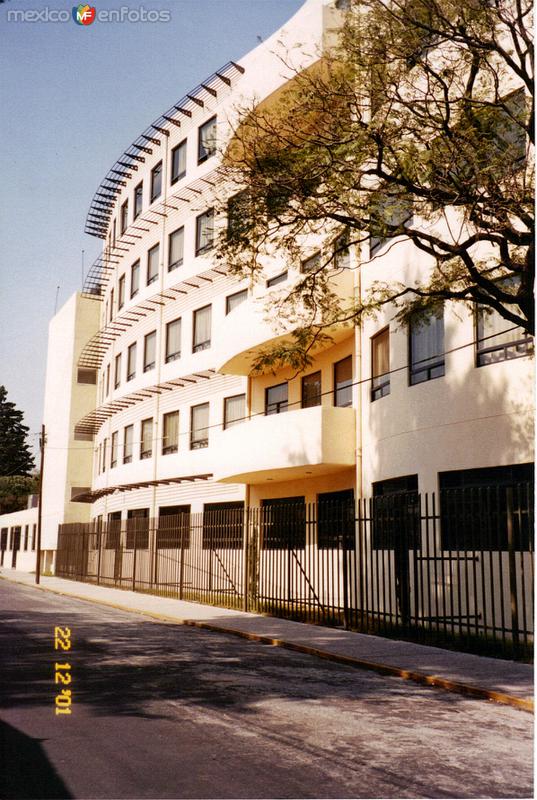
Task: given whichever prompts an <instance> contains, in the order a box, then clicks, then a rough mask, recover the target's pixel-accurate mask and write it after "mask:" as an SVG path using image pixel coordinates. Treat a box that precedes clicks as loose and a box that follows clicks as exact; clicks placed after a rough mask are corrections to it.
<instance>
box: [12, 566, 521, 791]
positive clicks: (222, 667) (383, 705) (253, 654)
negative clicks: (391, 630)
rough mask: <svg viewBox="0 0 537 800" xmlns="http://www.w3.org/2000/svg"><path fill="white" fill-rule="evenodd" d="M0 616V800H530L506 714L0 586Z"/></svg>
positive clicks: (516, 732)
mask: <svg viewBox="0 0 537 800" xmlns="http://www.w3.org/2000/svg"><path fill="white" fill-rule="evenodd" d="M0 618H1V621H2V625H1V626H0V669H1V675H2V678H3V683H4V688H3V691H2V694H1V696H0V745H1V751H0V775H1V780H0V784H1V786H0V796H1V797H2V798H6V799H7V798H132V799H134V798H267V797H268V798H287V797H292V798H309V797H312V798H313V797H315V798H317V797H323V798H336V797H337V798H350V797H354V798H362V797H367V798H399V797H401V798H403V797H405V798H406V797H415V798H418V797H428V798H437V797H438V798H443V797H450V798H454V797H456V798H466V797H502V798H511V797H531V796H532V794H533V790H532V771H533V765H532V750H531V747H532V725H533V720H532V717H531V716H530V715H529V714H527V713H525V712H522V711H519V710H516V709H512V708H509V707H507V706H500V705H496V704H492V703H487V702H485V701H477V700H470V699H466V698H463V697H462V696H459V695H454V694H448V693H444V692H442V691H439V690H436V689H430V688H426V687H420V686H418V685H416V684H412V683H407V682H405V681H402V680H400V679H397V678H387V677H382V676H379V675H376V674H374V673H371V672H362V671H360V670H357V669H353V668H350V667H345V666H342V665H338V664H332V663H330V662H326V661H322V660H320V659H316V658H314V657H311V656H306V655H302V654H300V653H293V652H290V651H286V650H282V649H281V648H273V647H268V646H264V645H261V644H259V643H255V642H248V641H245V640H242V639H238V638H235V637H233V636H228V635H225V634H219V633H213V632H210V631H203V630H197V629H194V628H185V627H181V626H178V625H171V624H165V623H156V622H153V621H151V620H149V619H147V618H144V617H141V616H139V615H136V614H130V613H126V612H122V611H115V610H114V609H110V608H105V607H103V606H98V605H92V604H90V603H85V602H82V601H77V600H72V599H69V598H64V597H58V596H56V595H52V594H50V593H47V592H42V591H39V590H36V589H32V588H27V587H21V586H16V585H14V584H12V583H7V582H6V583H4V582H2V581H0ZM55 626H62V627H66V626H67V627H69V628H70V629H71V632H72V649H71V650H70V651H69V652H67V653H65V652H58V651H55V650H54V628H55ZM55 662H60V663H69V664H70V672H71V674H72V683H71V687H72V692H73V694H72V697H73V705H72V714H71V715H70V716H69V715H64V714H62V715H59V716H58V715H55V696H56V694H57V693H58V690H59V689H60V688H62V687H61V685H60V686H57V685H55V683H54V669H55V667H54V665H55Z"/></svg>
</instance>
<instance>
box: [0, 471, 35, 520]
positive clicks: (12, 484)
mask: <svg viewBox="0 0 537 800" xmlns="http://www.w3.org/2000/svg"><path fill="white" fill-rule="evenodd" d="M38 491H39V478H38V477H36V476H34V477H28V476H24V475H15V476H0V514H11V513H12V512H13V511H22V509H24V508H26V503H27V499H28V496H29V495H31V494H37V492H38Z"/></svg>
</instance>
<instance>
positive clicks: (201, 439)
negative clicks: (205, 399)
mask: <svg viewBox="0 0 537 800" xmlns="http://www.w3.org/2000/svg"><path fill="white" fill-rule="evenodd" d="M208 446H209V403H201V405H199V406H192V408H191V409H190V449H191V450H199V449H201V448H202V447H208Z"/></svg>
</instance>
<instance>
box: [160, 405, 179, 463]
mask: <svg viewBox="0 0 537 800" xmlns="http://www.w3.org/2000/svg"><path fill="white" fill-rule="evenodd" d="M178 449H179V412H178V411H171V412H170V413H169V414H164V416H163V418H162V455H166V453H177V450H178Z"/></svg>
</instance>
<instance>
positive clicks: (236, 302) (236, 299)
mask: <svg viewBox="0 0 537 800" xmlns="http://www.w3.org/2000/svg"><path fill="white" fill-rule="evenodd" d="M247 298H248V289H243V290H242V292H235V294H230V295H229V297H226V314H229V313H230V312H231V311H233V309H234V308H237V306H240V305H241V303H244V301H245V300H246V299H247Z"/></svg>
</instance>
